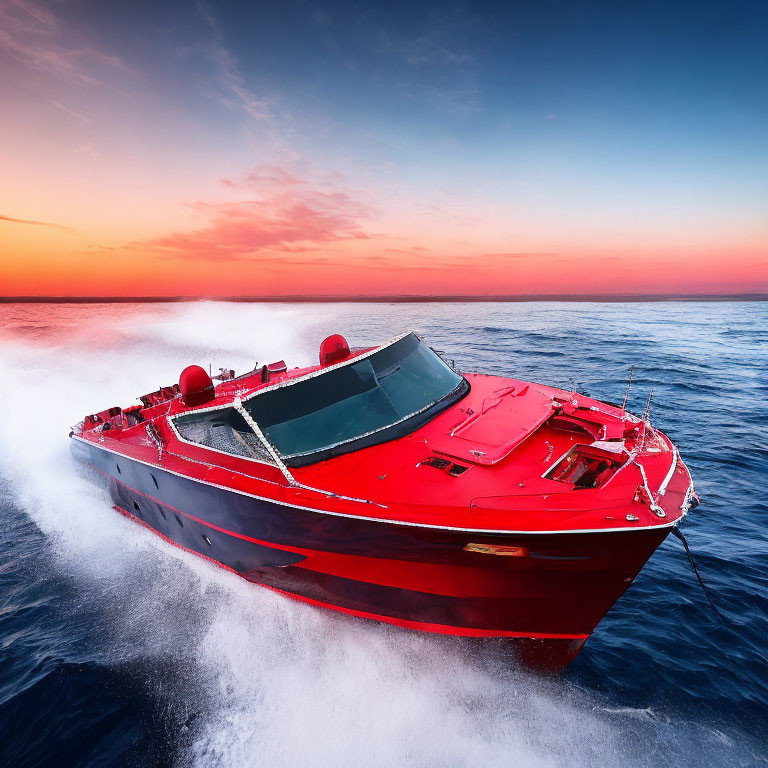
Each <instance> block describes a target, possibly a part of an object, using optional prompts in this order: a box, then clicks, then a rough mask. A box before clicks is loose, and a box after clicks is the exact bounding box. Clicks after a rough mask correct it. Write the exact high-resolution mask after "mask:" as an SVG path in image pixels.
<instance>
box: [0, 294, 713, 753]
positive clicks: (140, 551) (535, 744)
mask: <svg viewBox="0 0 768 768" xmlns="http://www.w3.org/2000/svg"><path fill="white" fill-rule="evenodd" d="M325 312H326V314H325V315H323V317H322V318H321V319H322V320H323V322H320V320H319V319H318V317H314V318H313V319H311V320H309V321H308V320H306V319H304V316H303V315H302V313H301V311H300V310H292V309H284V308H277V309H276V310H272V309H271V308H268V307H263V306H244V305H226V306H222V305H214V304H198V305H193V306H177V307H173V308H171V309H165V310H163V311H162V312H160V313H158V311H157V310H152V309H150V310H147V311H145V312H144V313H143V314H139V315H136V316H134V317H133V318H131V319H130V320H129V321H128V322H126V321H125V319H124V318H123V320H121V322H120V325H119V326H118V327H108V324H107V327H105V323H104V321H103V320H102V321H100V322H99V323H98V324H95V325H91V324H88V323H84V324H83V325H82V327H80V328H79V329H75V330H72V331H71V332H70V333H69V335H68V338H66V339H61V338H58V339H54V340H52V341H51V342H50V343H47V342H42V343H36V344H34V345H31V344H29V343H26V342H24V341H22V340H10V341H8V340H6V341H3V342H2V343H0V370H2V371H3V379H2V392H0V395H2V400H3V402H4V403H5V404H6V409H5V413H4V417H3V419H1V420H0V457H1V459H2V466H3V472H4V473H5V474H6V475H7V476H8V477H9V478H11V479H12V481H13V488H14V494H15V501H16V503H18V504H19V505H21V506H23V508H24V509H25V510H26V511H27V512H28V514H29V515H30V516H31V517H32V518H33V520H34V521H35V522H36V523H37V525H38V526H39V527H40V528H41V529H42V530H43V531H44V532H45V533H46V534H47V536H48V537H49V539H50V540H51V542H52V545H53V548H54V550H55V552H56V554H57V558H58V563H59V567H60V568H62V569H63V570H65V571H66V572H67V573H69V574H71V575H72V576H73V577H74V578H75V579H76V580H77V582H78V583H79V584H80V585H81V588H82V590H83V594H84V596H85V597H84V599H90V600H98V601H100V602H101V603H102V604H103V608H104V615H105V619H104V627H103V630H104V631H103V635H102V636H100V637H96V638H94V643H96V644H101V646H102V648H103V654H104V658H105V661H106V663H115V664H116V663H119V662H123V661H125V660H127V659H130V660H132V661H134V662H136V661H137V662H139V663H140V662H141V661H142V660H147V661H148V662H150V661H152V660H157V659H158V658H161V659H166V660H168V661H169V663H173V664H178V665H180V666H181V667H182V668H183V670H184V684H183V685H182V684H180V683H178V684H175V685H172V686H170V687H167V686H166V685H165V684H164V683H163V682H162V681H158V680H155V679H147V680H146V681H145V684H146V685H147V686H148V688H149V689H150V690H151V691H152V693H153V694H154V695H156V696H158V697H161V698H164V699H166V700H167V701H168V702H169V703H170V704H172V705H173V706H176V707H179V706H181V707H183V708H185V709H186V710H187V711H189V712H190V714H194V715H196V717H195V718H194V719H192V720H191V724H190V726H189V727H190V729H191V730H190V733H189V738H187V739H181V740H180V744H181V745H183V746H180V747H179V749H180V754H179V762H180V763H182V764H194V765H199V766H206V767H207V766H219V765H220V766H238V767H245V766H262V765H264V766H266V765H275V766H279V765H289V764H290V765H300V766H314V765H317V766H327V765H354V766H359V765H371V766H389V765H392V766H395V765H397V766H399V765H405V764H408V765H427V766H465V765H466V766H468V765H525V766H529V765H530V766H557V765H564V764H568V765H571V766H573V765H576V766H578V765H596V764H600V765H645V764H659V763H663V762H664V760H657V759H656V758H655V757H653V751H654V748H655V742H656V740H657V738H658V737H659V734H658V732H657V731H656V730H655V729H656V728H658V727H665V725H666V724H665V723H663V722H662V723H661V724H659V723H656V722H654V719H652V718H650V717H642V718H638V717H637V710H633V709H622V708H621V703H620V702H618V703H617V702H614V703H613V711H612V712H605V711H604V710H601V709H600V706H599V705H601V704H602V702H598V701H597V699H596V697H595V695H594V694H591V693H589V692H584V691H580V690H579V689H577V688H575V687H574V686H572V685H570V684H568V683H567V682H564V681H558V680H554V681H553V680H542V679H539V678H536V677H533V676H531V675H529V674H527V673H525V672H523V671H521V670H518V669H516V668H515V667H514V665H513V664H512V663H511V662H509V661H507V660H506V659H505V657H504V655H503V654H502V653H500V651H499V648H498V647H497V646H495V647H493V648H489V649H488V650H487V651H486V652H476V651H473V650H470V649H469V648H468V647H467V646H466V644H464V643H462V642H460V641H455V640H453V639H450V638H441V637H434V636H428V635H421V634H417V633H411V632H407V631H404V630H397V629H394V628H391V627H387V626H384V625H378V624H375V623H370V622H364V621H358V620H354V619H351V618H348V617H345V616H341V615H338V614H334V613H331V612H325V611H322V610H319V609H316V608H312V607H309V606H306V605H303V604H299V603H295V602H292V601H290V600H288V599H286V598H283V597H281V596H278V595H276V594H274V593H272V592H270V591H268V590H265V589H260V588H258V587H255V586H253V585H250V584H248V583H246V582H244V581H241V580H239V579H238V578H237V577H236V576H234V575H232V574H230V573H227V572H224V571H222V570H220V569H217V568H216V567H215V566H213V565H211V564H209V563H206V562H204V561H202V560H200V559H198V558H195V557H194V556H192V555H189V554H187V553H185V552H182V551H180V550H178V549H176V548H174V547H171V546H170V545H167V544H166V543H164V542H162V540H160V539H159V538H158V537H155V536H153V535H152V534H151V533H149V532H147V531H145V530H144V529H142V528H141V527H139V526H137V525H135V524H133V523H130V522H128V521H126V520H124V519H123V518H121V517H120V516H119V515H117V514H115V513H114V512H113V511H112V510H111V509H110V502H109V500H108V498H107V496H106V494H104V493H103V492H101V491H99V490H97V489H96V488H95V487H94V486H92V485H91V484H90V483H88V482H87V481H86V480H85V479H83V478H82V477H81V476H80V475H78V473H77V472H76V471H75V467H74V465H73V463H72V461H71V459H70V457H69V448H68V441H67V437H66V435H67V425H68V424H71V423H74V422H76V421H77V420H79V418H81V417H82V415H84V414H85V413H86V412H89V411H93V410H95V409H100V408H102V407H107V406H109V405H112V404H116V403H120V404H121V405H127V404H128V403H130V402H131V400H132V398H133V397H134V396H135V395H137V394H139V393H142V392H144V391H146V390H148V389H151V388H154V387H156V386H157V385H159V384H167V383H170V382H172V381H173V380H174V379H175V377H176V375H177V374H178V371H180V370H181V368H182V367H183V366H184V365H186V364H188V363H190V362H203V363H205V362H207V360H205V356H210V357H212V358H214V359H211V362H212V363H213V364H214V366H218V365H227V364H233V365H235V366H239V367H242V366H243V365H245V364H248V363H249V362H252V361H253V359H254V358H258V359H259V360H262V361H269V360H271V359H277V358H282V357H285V358H286V360H287V361H288V363H289V365H292V364H295V363H307V362H309V361H310V360H311V359H312V358H313V356H314V354H315V353H316V344H317V341H319V339H320V338H321V337H322V332H323V330H326V328H325V326H326V323H325V320H327V319H328V316H329V314H328V312H329V311H328V310H326V311H325ZM347 322H349V320H348V319H347ZM384 323H385V320H384V319H382V324H384ZM329 330H333V329H332V328H330V329H329ZM313 332H317V333H316V334H315V338H313V339H312V344H311V345H310V344H309V343H308V339H309V338H310V337H311V336H312V333H313ZM221 350H225V351H226V352H227V353H228V354H227V355H224V356H219V357H216V355H221V352H220V351H221ZM149 668H153V667H152V666H151V664H150V665H149ZM670 727H671V726H670ZM702 731H703V729H701V730H698V731H697V733H699V734H701V733H702ZM685 754H689V756H690V757H691V759H692V761H693V759H694V757H695V755H696V754H699V755H700V754H701V752H692V753H686V752H685V751H684V752H683V757H684V756H685ZM677 757H678V764H679V762H680V754H679V753H678V756H677Z"/></svg>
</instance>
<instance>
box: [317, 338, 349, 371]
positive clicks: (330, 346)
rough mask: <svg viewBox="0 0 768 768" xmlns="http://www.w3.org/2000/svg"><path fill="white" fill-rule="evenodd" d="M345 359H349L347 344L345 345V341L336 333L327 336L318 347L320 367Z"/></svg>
mask: <svg viewBox="0 0 768 768" xmlns="http://www.w3.org/2000/svg"><path fill="white" fill-rule="evenodd" d="M345 357H349V344H347V340H346V339H345V338H344V337H343V336H340V335H339V334H338V333H334V334H333V336H329V337H328V338H327V339H326V340H325V341H324V342H323V343H322V344H321V345H320V365H331V364H332V363H338V362H339V361H341V360H343V359H344V358H345Z"/></svg>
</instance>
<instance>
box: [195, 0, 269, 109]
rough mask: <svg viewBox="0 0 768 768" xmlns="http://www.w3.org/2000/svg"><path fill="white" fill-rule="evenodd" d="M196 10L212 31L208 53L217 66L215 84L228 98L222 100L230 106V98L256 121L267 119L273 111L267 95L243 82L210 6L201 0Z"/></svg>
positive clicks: (237, 65) (242, 77) (243, 79)
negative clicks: (217, 80) (260, 94)
mask: <svg viewBox="0 0 768 768" xmlns="http://www.w3.org/2000/svg"><path fill="white" fill-rule="evenodd" d="M197 10H198V14H199V15H200V18H202V20H203V21H204V22H205V24H206V25H207V26H208V28H209V29H210V31H211V33H212V41H211V43H210V45H209V47H208V54H209V56H210V58H211V60H212V61H213V62H214V63H215V64H216V67H217V69H218V76H219V84H220V85H221V86H222V87H223V88H224V90H225V92H226V94H228V96H229V99H228V100H227V99H223V102H224V103H225V104H226V105H227V106H231V105H232V99H234V102H235V104H236V105H237V106H238V107H240V108H241V109H242V110H243V111H244V112H245V113H246V114H247V115H248V116H249V117H251V118H252V119H253V120H256V121H257V122H262V121H268V120H271V119H272V118H273V114H272V110H271V108H270V104H269V101H268V99H266V98H265V97H263V96H258V95H257V94H255V93H254V92H253V91H252V90H251V89H250V88H249V87H248V85H247V84H246V81H245V77H244V76H243V73H242V71H241V70H240V65H239V64H238V62H237V59H236V58H235V56H233V55H232V53H230V51H229V49H228V48H227V47H226V45H225V43H224V36H223V35H222V32H221V28H220V26H219V23H218V21H217V20H216V17H215V16H214V15H213V11H212V10H211V8H210V6H209V5H208V4H207V3H205V2H202V0H201V2H199V3H198V5H197Z"/></svg>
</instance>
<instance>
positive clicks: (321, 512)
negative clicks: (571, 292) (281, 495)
mask: <svg viewBox="0 0 768 768" xmlns="http://www.w3.org/2000/svg"><path fill="white" fill-rule="evenodd" d="M72 439H73V440H79V441H80V442H81V443H85V444H86V445H90V446H93V447H94V448H100V449H101V450H102V451H106V452H107V453H111V454H112V455H113V456H122V457H123V458H124V459H128V460H129V461H135V462H137V463H138V464H144V465H145V466H147V467H151V468H152V469H155V470H160V471H161V472H168V473H169V474H171V475H176V476H177V477H181V478H184V479H185V480H191V481H192V482H195V483H200V484H201V485H208V486H210V487H211V488H218V489H219V490H222V491H227V492H229V493H237V494H239V495H240V496H246V497H248V498H251V499H257V500H259V501H266V502H269V503H270V504H279V505H280V506H283V507H292V508H293V509H301V510H304V511H305V512H314V513H316V514H318V515H332V516H334V517H346V518H348V519H350V520H366V521H368V522H371V523H387V524H389V525H404V526H408V527H410V528H431V529H436V530H439V531H454V532H456V533H471V534H480V535H482V534H503V535H510V534H511V535H519V536H526V535H536V536H548V535H549V536H552V535H559V534H572V533H623V532H632V531H649V530H659V529H662V528H673V527H674V526H675V525H676V524H677V523H678V522H679V519H678V520H674V521H672V522H669V523H663V524H661V525H639V526H636V527H634V528H576V529H574V530H567V531H566V530H559V531H512V530H507V529H501V530H494V529H490V528H456V527H454V526H450V525H434V524H432V523H414V522H410V521H407V520H388V519H386V518H382V517H367V516H365V515H350V514H346V513H345V512H331V511H330V510H327V509H315V508H313V507H304V506H301V505H300V504H291V503H290V502H288V501H279V500H278V499H272V498H269V497H268V496H258V495H256V494H255V493H248V492H247V491H241V490H239V489H237V488H229V487H227V486H226V485H219V484H218V483H211V482H208V481H207V480H200V479H198V478H196V477H192V476H190V475H185V474H183V473H182V472H175V471H174V470H172V469H167V468H166V467H161V466H159V465H158V464H151V463H150V462H148V461H142V460H141V459H137V458H134V457H133V456H128V455H127V454H125V453H120V452H119V451H114V450H112V449H111V448H107V447H105V446H103V445H99V444H98V443H93V442H91V441H90V440H85V439H84V438H82V437H78V436H77V435H72ZM222 469H225V468H223V467H222ZM225 471H226V469H225Z"/></svg>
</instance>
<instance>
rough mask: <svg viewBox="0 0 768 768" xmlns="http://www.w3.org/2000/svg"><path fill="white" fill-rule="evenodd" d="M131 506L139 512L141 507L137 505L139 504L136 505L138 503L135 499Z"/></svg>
mask: <svg viewBox="0 0 768 768" xmlns="http://www.w3.org/2000/svg"><path fill="white" fill-rule="evenodd" d="M133 508H134V509H135V510H136V511H137V512H140V511H141V507H140V506H139V505H138V504H137V503H136V502H135V501H134V502H133Z"/></svg>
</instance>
